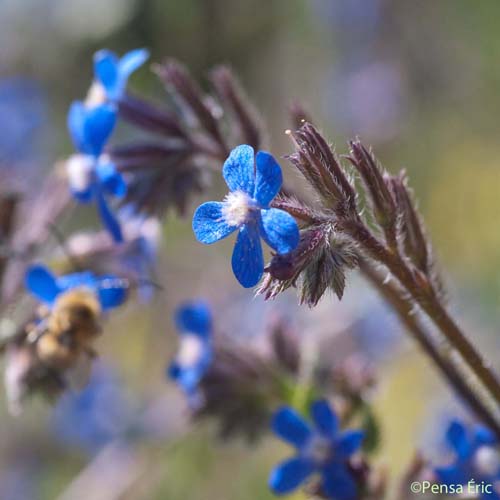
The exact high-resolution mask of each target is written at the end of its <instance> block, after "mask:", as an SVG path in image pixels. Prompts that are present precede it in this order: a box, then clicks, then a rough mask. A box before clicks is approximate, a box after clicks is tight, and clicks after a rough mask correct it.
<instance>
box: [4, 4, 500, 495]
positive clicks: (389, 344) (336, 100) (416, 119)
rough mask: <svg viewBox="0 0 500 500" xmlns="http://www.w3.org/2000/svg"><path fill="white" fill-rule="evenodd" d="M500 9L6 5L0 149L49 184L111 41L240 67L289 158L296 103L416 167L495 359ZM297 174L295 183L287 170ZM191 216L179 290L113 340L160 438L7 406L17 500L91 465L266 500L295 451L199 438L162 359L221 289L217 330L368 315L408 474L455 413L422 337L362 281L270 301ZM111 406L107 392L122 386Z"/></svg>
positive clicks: (395, 162)
mask: <svg viewBox="0 0 500 500" xmlns="http://www.w3.org/2000/svg"><path fill="white" fill-rule="evenodd" d="M498 19H500V3H498V2H497V1H495V0H483V1H482V2H470V1H467V0H441V1H440V2H430V1H428V2H401V1H397V0H371V1H370V2H366V1H364V0H287V1H269V0H236V1H235V0H107V1H106V2H102V1H101V0H2V1H1V2H0V126H1V127H2V134H1V136H0V159H1V160H2V162H3V163H4V164H8V165H9V167H10V168H12V171H13V172H15V174H16V177H20V179H21V180H20V181H19V182H21V183H28V184H30V183H33V184H32V185H33V186H35V185H36V179H37V178H38V176H41V175H43V172H44V171H46V170H47V169H48V168H49V167H50V166H51V165H52V163H53V162H55V161H56V160H58V159H60V158H61V157H64V156H65V155H67V154H69V153H70V152H71V151H72V146H71V143H70V140H69V137H68V134H67V131H66V125H65V122H66V111H67V109H68V106H69V104H70V102H71V101H72V100H73V99H75V98H82V97H83V96H84V95H85V93H86V91H87V88H88V85H89V82H90V79H91V75H92V65H91V60H92V54H93V53H94V52H95V51H96V50H98V49H100V48H103V47H106V48H109V49H112V50H114V51H116V52H118V53H124V52H126V51H128V50H130V49H132V48H135V47H147V48H149V49H150V50H151V53H152V58H151V61H152V62H158V61H161V60H162V59H163V58H164V57H167V56H168V57H175V58H177V59H179V60H181V61H183V62H184V63H186V64H187V65H188V67H189V68H190V69H191V71H192V73H193V75H194V76H196V77H197V78H198V79H200V81H201V83H202V84H203V85H205V84H206V80H204V78H205V75H206V73H207V71H208V70H209V69H210V68H211V67H212V66H213V65H214V64H217V63H221V62H222V63H227V64H229V65H230V66H232V67H233V69H234V70H235V72H236V73H237V74H238V75H239V78H240V80H241V82H242V84H243V86H244V88H245V89H246V90H247V92H248V94H249V95H250V97H251V99H252V100H253V103H254V104H255V106H256V107H257V108H258V109H259V110H260V111H261V115H262V118H263V119H264V121H265V122H266V124H267V132H268V144H267V145H268V149H270V150H271V151H272V152H273V153H274V154H275V155H277V156H282V155H284V154H286V153H289V152H290V151H291V145H290V144H289V142H288V139H287V137H286V136H285V134H284V130H285V129H286V128H288V127H289V126H290V123H289V118H288V108H289V106H290V104H291V103H292V102H293V101H295V100H296V101H299V102H300V103H302V104H303V106H304V107H305V108H306V109H307V110H308V111H309V113H310V115H311V116H312V117H313V119H314V121H315V123H316V124H317V125H319V126H320V127H321V128H322V129H323V131H324V132H325V134H326V135H327V137H329V138H330V139H331V140H332V142H334V143H335V145H336V148H337V151H338V152H340V153H343V152H346V150H347V146H346V143H347V140H348V139H349V138H352V137H353V136H356V135H359V136H360V137H361V138H362V139H363V140H364V142H366V143H369V144H371V145H373V147H374V150H375V153H376V155H377V156H378V158H379V159H380V160H381V162H382V163H383V164H384V166H385V167H386V168H387V169H389V170H390V171H391V172H396V171H397V170H399V169H401V168H403V167H404V168H406V169H407V171H408V173H409V176H410V179H411V185H412V187H413V189H414V191H415V194H416V197H417V199H418V200H419V206H420V209H421V211H422V213H423V215H424V219H425V221H426V223H427V226H428V229H429V232H430V235H431V238H432V240H433V242H434V247H435V251H436V254H437V258H438V261H439V262H440V263H441V267H442V269H443V272H444V275H445V277H446V279H447V285H448V289H449V291H450V294H449V295H450V303H451V304H452V306H451V307H452V309H453V310H454V311H455V312H456V314H457V316H458V317H459V320H460V321H461V322H462V324H463V325H464V327H465V328H466V330H468V331H469V332H470V334H471V336H472V337H473V338H474V339H475V340H476V341H477V342H478V343H480V344H481V346H482V348H484V349H485V350H487V351H488V352H489V353H490V354H489V355H490V357H491V359H497V360H498V359H500V356H498V355H499V352H500V349H499V347H500V340H499V337H498V331H497V328H496V325H498V323H499V320H500V308H499V296H500V268H499V266H498V262H499V261H500V230H499V228H498V220H499V218H500V208H499V204H498V200H499V199H500V141H499V137H500V124H499V120H498V116H499V114H500V62H499V60H498V54H499V53H500V36H499V32H498ZM131 88H132V89H134V91H136V92H137V93H140V94H142V95H145V96H149V97H151V98H153V99H154V100H157V101H158V102H161V100H162V96H163V93H162V87H161V84H160V83H159V82H158V81H157V80H156V78H155V76H154V75H153V74H152V73H151V72H150V71H148V70H147V69H142V70H141V71H139V72H138V73H137V74H135V75H134V76H133V78H132V80H131ZM123 133H127V132H126V131H125V132H123ZM285 164H286V162H285V161H283V162H282V165H283V166H284V167H285ZM285 175H286V176H289V177H290V178H295V177H296V174H295V173H294V172H293V171H292V170H291V169H290V168H288V167H285ZM218 195H219V193H217V194H215V193H214V196H218ZM214 196H207V197H204V198H203V199H204V200H205V199H218V197H216V198H214ZM198 201H201V200H198ZM193 208H194V206H193ZM190 226H191V225H190V218H189V217H188V218H187V219H185V220H180V219H178V218H176V217H174V216H172V215H170V216H169V218H168V219H167V221H166V222H165V226H164V232H163V240H162V248H163V251H162V257H161V266H160V271H159V276H158V280H159V282H161V283H162V285H163V286H164V288H165V290H164V291H163V292H161V293H160V294H158V297H157V298H156V299H155V300H154V301H153V302H152V303H151V304H149V305H146V306H140V305H137V306H135V305H132V306H131V307H129V308H127V309H126V310H124V311H120V312H119V313H118V314H117V315H116V316H115V317H114V318H113V319H112V321H111V323H110V324H109V327H108V328H107V330H109V334H107V335H105V336H104V337H103V338H102V339H101V341H100V345H99V351H100V353H101V356H102V358H103V363H104V364H105V365H106V366H107V367H108V368H106V369H107V370H110V371H112V373H113V375H112V380H113V382H112V383H111V382H110V387H111V389H110V391H111V392H112V393H113V394H115V392H116V391H119V395H117V394H115V396H116V397H119V399H120V405H121V404H123V405H124V407H126V408H129V409H133V408H134V407H136V408H139V407H140V408H143V407H148V405H150V404H153V405H154V404H155V403H151V401H153V402H155V401H158V402H159V403H158V404H159V405H160V406H161V402H162V401H163V400H164V398H166V397H167V396H169V397H168V398H167V399H165V401H168V404H167V406H169V407H168V408H163V410H164V411H163V410H162V411H161V412H160V415H161V419H159V421H155V422H156V425H157V426H158V436H157V438H154V439H149V440H144V442H142V441H138V442H137V443H136V444H135V445H134V446H133V447H132V448H127V449H118V450H116V449H115V448H113V447H111V448H110V447H107V448H102V446H97V445H96V446H95V447H93V446H91V447H89V446H88V440H85V439H83V441H82V440H79V439H76V438H75V439H73V438H74V436H73V438H72V437H71V432H69V434H68V435H67V434H65V433H64V432H63V431H62V430H61V429H63V428H65V427H66V426H68V425H69V427H70V431H71V430H73V431H74V430H75V429H78V428H79V426H80V424H79V423H78V420H77V417H75V423H74V425H73V426H72V425H71V420H70V422H69V424H68V422H67V421H66V424H65V425H63V424H62V423H61V421H58V420H57V418H56V417H57V415H54V414H53V412H52V410H51V408H50V407H49V406H48V405H47V404H46V403H44V402H42V401H37V400H35V401H33V402H31V403H30V404H28V405H27V408H26V409H25V412H24V413H23V415H22V416H21V417H19V418H17V419H15V418H13V417H11V416H9V415H8V413H7V410H6V407H5V404H4V403H3V402H0V418H1V422H2V425H1V426H0V498H1V499H2V500H13V499H15V500H29V499H44V500H45V499H53V498H58V497H59V495H66V496H62V497H61V498H68V499H70V498H79V497H78V496H77V494H76V493H75V491H78V487H79V486H78V485H79V484H80V488H81V484H85V485H86V486H85V487H86V488H90V486H89V485H91V484H92V483H91V480H90V479H89V476H85V474H92V471H93V470H94V471H95V470H96V469H97V470H99V468H100V467H101V464H108V465H109V464H112V463H114V462H113V461H115V462H117V465H116V469H112V468H111V469H110V470H109V471H107V473H108V475H109V477H112V476H113V474H114V475H115V476H116V474H120V475H123V478H124V479H123V484H122V486H123V491H120V492H119V494H118V496H116V498H130V499H132V498H133V499H142V498H144V499H172V500H178V499H187V500H202V499H203V500H211V499H214V500H215V499H217V500H247V499H248V500H249V499H259V500H260V499H262V500H265V499H268V498H271V495H270V494H269V493H268V492H267V488H266V482H267V474H268V470H269V467H270V466H271V465H272V464H273V463H275V462H276V461H277V460H278V459H279V458H282V457H284V456H286V453H287V452H286V451H285V449H284V448H282V447H281V446H278V445H276V443H275V442H274V441H273V440H272V439H271V440H269V439H267V440H265V441H263V443H262V444H260V445H259V446H257V447H255V448H252V449H251V450H250V451H249V450H248V449H247V448H245V447H244V445H243V443H238V442H236V443H230V444H218V445H217V444H214V438H213V432H212V429H211V428H210V426H199V428H198V429H197V430H196V431H195V432H194V433H190V434H189V435H188V436H184V427H185V425H186V422H185V421H186V420H187V414H186V413H185V410H184V409H183V404H184V403H183V400H182V398H181V397H180V396H177V389H176V388H175V387H173V386H172V384H170V383H169V382H167V381H166V380H165V376H164V370H165V366H166V363H167V362H168V360H169V358H170V357H171V355H172V353H173V352H174V351H175V348H176V338H175V334H174V331H173V327H172V324H171V323H172V322H171V311H172V310H173V309H174V308H175V306H176V305H177V304H178V303H179V302H180V301H182V300H184V299H187V298H190V297H193V296H194V297H204V296H207V297H208V298H209V299H210V301H211V302H212V304H213V305H214V307H215V311H216V323H218V324H219V325H220V326H221V327H222V328H223V329H224V330H225V331H228V332H234V333H235V334H239V335H247V336H248V337H249V342H250V341H251V337H255V336H257V335H258V334H259V332H261V331H262V329H263V328H264V326H265V324H266V321H267V320H268V318H269V317H271V316H272V315H274V314H276V310H278V311H279V312H282V313H285V314H286V315H288V316H289V317H290V318H291V319H292V321H293V322H294V323H295V324H296V325H297V328H298V329H299V331H300V332H301V335H303V336H306V335H308V333H310V332H309V330H315V331H316V330H321V331H322V332H325V331H328V330H329V329H332V330H337V329H340V328H341V327H344V326H345V325H349V324H351V323H354V322H356V321H358V320H360V319H365V320H366V319H367V320H368V321H367V323H368V324H367V326H366V328H365V330H366V331H365V330H364V333H363V334H362V335H359V338H358V340H357V341H358V342H359V343H360V345H362V347H363V348H366V349H368V350H369V349H371V351H369V352H371V353H372V355H373V358H374V359H375V360H379V361H383V363H380V364H379V365H380V366H379V367H378V369H379V375H380V383H379V386H378V389H377V391H376V393H375V394H374V403H375V407H376V410H377V413H378V415H379V417H380V418H381V421H382V425H383V436H384V446H383V447H382V448H381V450H380V452H379V453H378V455H377V456H376V461H377V462H378V463H381V464H386V465H387V466H388V467H389V468H390V469H392V470H393V471H394V474H395V475H396V474H397V473H398V472H401V471H402V469H403V468H404V466H405V464H406V463H408V462H409V460H410V458H411V455H412V452H413V450H414V449H415V448H419V447H421V448H424V447H426V446H428V445H429V443H431V442H433V441H434V440H435V439H436V435H435V432H437V431H436V430H435V426H436V420H437V421H438V422H441V421H442V422H444V421H445V419H446V417H447V416H450V414H452V413H453V412H454V411H455V409H456V407H455V406H453V404H454V403H452V398H451V396H450V395H449V394H448V392H447V390H446V388H445V387H444V385H443V384H442V382H441V381H440V380H439V378H438V375H437V373H436V372H435V371H434V370H433V369H429V365H428V363H427V361H426V360H425V359H424V358H423V357H422V356H421V355H420V354H419V353H418V352H417V350H416V348H415V347H414V345H413V344H412V343H411V342H408V343H407V342H405V341H400V339H401V338H402V335H403V334H402V332H400V329H399V326H398V323H397V321H396V319H395V318H393V317H392V315H391V313H390V312H389V311H387V310H386V309H385V308H384V306H383V304H382V303H381V302H380V300H379V299H378V298H377V297H376V295H375V294H373V293H372V292H371V291H370V290H369V289H368V286H367V285H366V284H365V283H363V282H362V281H361V280H360V279H358V278H357V277H356V276H355V275H351V276H350V283H349V286H348V288H347V292H346V296H345V299H344V300H343V301H342V303H341V304H339V303H338V301H337V299H336V298H334V297H329V298H326V299H324V300H323V301H322V302H321V304H320V306H318V308H317V310H315V311H308V310H304V309H299V308H298V307H296V306H295V303H296V299H295V297H294V295H293V293H290V294H288V295H287V296H286V297H284V298H282V299H280V300H279V301H277V302H276V303H264V302H263V301H262V300H261V299H260V298H257V299H255V298H253V294H252V291H244V290H243V289H241V288H240V287H239V286H238V284H237V283H236V282H235V280H234V279H233V277H232V274H231V271H230V265H229V260H228V255H229V254H230V251H231V246H232V243H231V242H224V243H223V244H222V245H219V246H217V247H211V248H205V247H202V246H201V245H199V244H197V243H196V242H195V240H194V237H193V236H192V233H191V229H190ZM256 318H258V319H256ZM311 325H313V327H312V326H311ZM313 333H314V332H313ZM313 333H310V335H313ZM316 333H317V332H316ZM379 339H382V341H379ZM374 340H375V342H374ZM374 344H375V347H374ZM382 365H383V366H382ZM170 396H171V397H170ZM103 399H104V400H107V401H109V392H106V393H105V394H104V396H103ZM450 403H451V404H450ZM117 405H118V403H117ZM112 406H113V408H114V409H115V410H114V413H113V412H112V413H109V412H105V414H104V415H103V416H102V418H104V419H106V422H107V423H106V425H107V426H109V432H110V435H111V436H112V435H113V432H115V430H116V429H115V427H116V425H119V424H120V422H122V421H123V419H125V418H126V414H127V411H125V410H123V411H121V410H120V411H116V408H122V407H121V406H119V405H118V406H116V405H112ZM131 411H132V410H131ZM456 411H459V410H456ZM155 415H156V413H155ZM155 418H156V419H157V420H158V415H156V416H155ZM66 420H67V419H66ZM430 423H432V428H431V425H430ZM443 425H444V424H443ZM438 427H439V425H438ZM71 428H72V429H71ZM68 436H69V437H68ZM102 439H103V440H104V442H105V441H106V439H107V438H106V436H104V438H102ZM82 442H83V443H86V444H85V445H82ZM99 442H100V441H99V439H98V443H99ZM113 446H114V445H113ZM103 453H104V455H102V454H103ZM106 454H108V455H106ZM113 457H114V458H113ZM117 457H119V458H117ZM99 460H101V462H99ZM106 470H107V469H106ZM117 471H119V472H117ZM94 475H95V474H94ZM90 477H93V476H90ZM235 478H236V480H235ZM78 481H80V483H78ZM82 481H83V482H82ZM128 483H130V484H128ZM71 488H76V490H74V489H73V490H72V489H71ZM84 491H85V490H84ZM89 497H90V496H89ZM91 497H92V498H100V497H99V496H98V494H97V493H96V494H95V496H91ZM106 498H107V497H106Z"/></svg>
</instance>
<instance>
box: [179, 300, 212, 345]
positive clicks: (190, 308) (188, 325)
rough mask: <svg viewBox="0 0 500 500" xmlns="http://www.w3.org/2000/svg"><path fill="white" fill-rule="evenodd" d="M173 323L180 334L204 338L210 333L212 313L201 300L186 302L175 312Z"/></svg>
mask: <svg viewBox="0 0 500 500" xmlns="http://www.w3.org/2000/svg"><path fill="white" fill-rule="evenodd" d="M174 321H175V326H176V328H177V330H179V331H180V332H189V333H196V334H198V335H199V336H200V337H206V336H208V335H210V332H211V331H212V312H211V310H210V307H209V305H208V304H207V303H206V302H204V301H202V300H197V301H193V302H186V303H184V304H182V305H181V306H179V307H178V308H177V309H176V311H175V315H174Z"/></svg>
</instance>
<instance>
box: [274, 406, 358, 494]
mask: <svg viewBox="0 0 500 500" xmlns="http://www.w3.org/2000/svg"><path fill="white" fill-rule="evenodd" d="M311 416H312V419H313V422H314V429H312V428H311V427H310V426H309V424H308V423H307V422H306V421H305V420H304V419H303V418H302V417H301V416H300V415H299V414H298V413H297V412H296V411H295V410H293V409H292V408H289V407H283V408H281V409H280V410H278V412H277V413H276V414H275V415H274V418H273V420H272V423H271V427H272V429H273V431H274V432H275V433H276V434H277V435H278V436H279V437H280V438H281V439H283V440H285V441H287V442H288V443H290V444H292V445H293V446H295V447H296V448H297V455H296V456H295V457H293V458H291V459H289V460H287V461H285V462H283V463H281V464H279V465H278V466H277V467H276V468H275V469H274V470H273V471H272V472H271V476H270V478H269V486H270V488H271V489H272V490H273V491H274V492H275V493H276V494H277V495H284V494H287V493H290V492H292V491H293V490H295V489H296V488H298V487H299V486H300V485H301V484H302V483H303V482H304V481H305V480H306V479H307V478H309V477H310V476H311V475H312V474H314V473H319V474H320V475H321V489H322V492H323V493H324V494H325V495H326V497H327V498H330V499H335V500H354V499H355V498H357V486H356V482H355V480H354V479H353V477H352V476H351V473H350V471H349V467H348V459H349V457H350V456H351V455H352V454H353V453H355V452H356V451H358V450H359V448H360V447H361V443H362V441H363V438H364V433H363V432H362V431H359V430H348V431H344V432H339V422H338V418H337V416H336V415H335V413H334V412H333V411H332V410H331V408H330V406H329V405H328V403H327V402H326V401H324V400H318V401H315V402H314V403H313V404H312V405H311Z"/></svg>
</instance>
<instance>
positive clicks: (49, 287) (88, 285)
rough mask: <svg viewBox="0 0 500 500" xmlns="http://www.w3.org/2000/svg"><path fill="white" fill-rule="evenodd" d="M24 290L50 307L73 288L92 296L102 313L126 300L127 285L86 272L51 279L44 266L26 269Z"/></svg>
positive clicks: (118, 279)
mask: <svg viewBox="0 0 500 500" xmlns="http://www.w3.org/2000/svg"><path fill="white" fill-rule="evenodd" d="M25 286H26V288H27V289H28V291H29V292H31V294H32V295H34V296H35V297H36V298H37V299H38V300H40V301H41V302H43V303H45V304H46V305H47V306H49V307H52V306H53V305H54V304H55V302H56V300H57V298H58V297H59V296H60V295H61V294H63V293H65V292H67V291H69V290H74V289H75V288H85V289H88V290H90V291H91V292H92V293H95V294H96V296H97V298H98V299H99V302H100V304H101V308H102V310H103V311H107V310H109V309H114V308H115V307H119V306H121V305H122V304H123V303H124V302H125V300H126V299H127V294H128V289H129V284H128V282H127V281H126V280H123V279H120V278H118V277H116V276H113V275H105V276H96V275H95V274H93V273H91V272H90V271H84V272H80V273H73V274H66V275H64V276H54V275H53V274H52V273H51V272H50V271H49V270H48V269H47V268H46V267H45V266H42V265H33V266H30V267H29V268H28V270H27V272H26V276H25Z"/></svg>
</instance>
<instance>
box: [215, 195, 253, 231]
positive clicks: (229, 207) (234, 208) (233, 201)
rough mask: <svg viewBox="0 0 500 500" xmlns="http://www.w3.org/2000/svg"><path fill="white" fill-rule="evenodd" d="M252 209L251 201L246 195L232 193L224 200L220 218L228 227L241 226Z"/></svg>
mask: <svg viewBox="0 0 500 500" xmlns="http://www.w3.org/2000/svg"><path fill="white" fill-rule="evenodd" d="M252 208H253V204H252V199H251V198H250V196H249V195H248V194H247V193H244V192H243V191H233V192H232V193H229V194H228V195H227V196H226V197H225V198H224V206H223V207H222V217H224V220H225V221H226V222H227V224H229V225H230V226H241V225H242V224H243V223H244V222H245V221H246V220H247V219H248V213H249V212H250V210H251V209H252Z"/></svg>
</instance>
